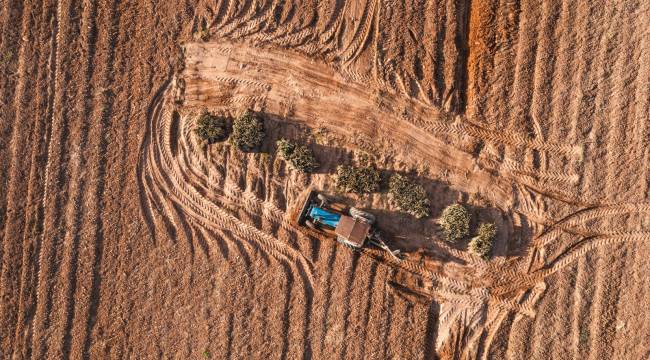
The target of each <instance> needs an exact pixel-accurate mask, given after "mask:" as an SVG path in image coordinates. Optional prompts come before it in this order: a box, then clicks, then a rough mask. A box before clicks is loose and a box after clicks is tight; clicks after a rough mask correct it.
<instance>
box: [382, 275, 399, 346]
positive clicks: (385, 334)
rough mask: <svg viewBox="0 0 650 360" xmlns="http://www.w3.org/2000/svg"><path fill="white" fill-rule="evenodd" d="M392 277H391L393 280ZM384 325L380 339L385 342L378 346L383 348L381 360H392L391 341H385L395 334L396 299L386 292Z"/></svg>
mask: <svg viewBox="0 0 650 360" xmlns="http://www.w3.org/2000/svg"><path fill="white" fill-rule="evenodd" d="M391 277H392V276H389V278H391ZM384 304H385V305H384V314H385V315H384V319H385V320H384V324H383V326H382V328H383V331H382V335H381V336H380V337H379V339H383V341H379V342H378V345H379V346H380V348H381V357H380V358H381V359H390V358H391V356H390V355H389V352H388V348H389V341H386V340H385V339H392V338H393V337H392V336H391V333H392V332H393V327H394V321H393V318H394V312H395V297H394V296H393V294H392V293H390V292H388V291H386V292H384Z"/></svg>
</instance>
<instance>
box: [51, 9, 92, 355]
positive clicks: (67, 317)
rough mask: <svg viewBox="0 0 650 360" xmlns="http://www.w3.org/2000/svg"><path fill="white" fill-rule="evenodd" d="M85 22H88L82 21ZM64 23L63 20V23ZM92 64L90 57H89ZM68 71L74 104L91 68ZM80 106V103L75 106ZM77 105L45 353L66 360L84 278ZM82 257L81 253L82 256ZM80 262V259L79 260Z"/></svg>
mask: <svg viewBox="0 0 650 360" xmlns="http://www.w3.org/2000/svg"><path fill="white" fill-rule="evenodd" d="M66 6H69V7H68V8H67V9H65V10H64V12H65V13H66V18H67V17H68V16H69V17H70V19H75V20H74V21H75V23H74V25H72V26H73V28H74V32H73V35H71V37H72V38H74V39H80V40H81V39H83V40H87V34H86V33H85V32H87V29H84V26H83V24H78V23H77V22H76V21H78V20H79V18H80V17H81V16H82V14H81V12H82V10H81V8H78V7H79V6H80V4H79V3H76V2H71V3H70V4H69V5H66ZM84 20H87V19H84ZM64 21H65V20H64ZM80 31H83V32H84V35H85V36H83V37H81V38H80V37H79V32H80ZM89 44H90V43H87V42H85V43H84V44H78V45H75V46H72V47H73V48H75V47H77V46H78V47H82V46H84V47H86V46H91V47H92V46H94V45H89ZM89 50H90V49H89V48H85V51H86V52H87V53H88V52H93V51H89ZM90 59H91V61H92V55H91V56H90ZM84 60H86V61H88V60H89V58H88V57H86V58H85V59H84ZM70 71H71V72H72V73H73V75H72V79H71V80H70V81H71V82H72V83H80V84H84V86H81V87H80V89H79V92H78V93H77V95H76V97H74V100H76V101H78V102H81V103H82V104H83V102H84V101H85V99H87V97H88V95H89V94H90V90H89V89H88V86H90V84H89V83H90V81H89V78H88V76H87V75H88V73H89V72H90V71H92V65H91V64H89V63H81V62H75V65H74V66H70ZM77 104H79V103H77ZM82 104H79V105H77V106H75V107H73V110H71V113H72V114H71V117H70V118H71V119H78V121H76V122H71V124H70V131H71V133H73V134H79V136H75V137H73V138H72V139H71V144H70V149H71V150H72V151H71V155H70V160H69V162H68V176H69V184H70V190H69V194H68V202H67V204H66V205H65V206H64V207H63V209H62V210H63V212H64V214H65V218H64V220H63V222H64V225H63V228H64V229H65V232H64V234H63V244H62V246H61V247H62V249H61V250H62V251H61V254H62V258H61V268H60V272H59V273H58V274H56V280H55V285H54V287H55V288H58V289H60V292H59V293H58V294H54V296H53V299H54V300H53V301H54V302H55V303H56V304H59V306H57V307H56V308H55V310H54V311H53V315H52V319H54V321H53V323H52V330H50V331H52V340H53V341H52V343H53V346H52V347H51V348H49V349H48V352H50V353H53V354H56V356H57V357H58V356H61V357H68V356H70V349H71V345H72V333H71V330H72V324H73V319H74V314H75V310H76V309H75V298H76V296H78V294H77V290H78V289H79V288H78V281H79V280H81V281H83V278H81V279H79V277H78V270H79V266H80V265H81V266H83V265H84V262H83V261H81V262H80V258H79V254H80V248H81V249H83V248H84V247H82V246H80V245H81V236H80V232H81V226H82V225H81V221H82V220H81V218H82V214H83V213H84V210H86V209H85V207H84V204H85V202H84V201H82V197H83V195H84V194H85V193H86V181H85V180H86V177H85V172H86V168H87V166H88V164H87V163H86V157H87V154H86V152H85V150H86V146H87V134H88V128H89V122H88V121H87V118H88V110H87V108H86V107H85V106H83V105H82ZM82 254H83V253H82ZM82 259H83V258H82Z"/></svg>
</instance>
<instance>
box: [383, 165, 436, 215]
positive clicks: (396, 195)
mask: <svg viewBox="0 0 650 360" xmlns="http://www.w3.org/2000/svg"><path fill="white" fill-rule="evenodd" d="M388 193H389V194H390V195H391V196H392V200H393V202H395V205H397V207H398V208H399V209H400V210H402V211H405V212H407V213H409V214H411V215H413V216H415V217H416V218H418V219H420V218H423V217H425V216H429V199H428V196H427V192H426V190H424V188H423V187H422V186H421V185H418V184H415V183H413V182H411V181H410V180H409V179H408V178H407V177H406V176H403V175H400V174H394V175H393V176H391V177H390V182H389V184H388Z"/></svg>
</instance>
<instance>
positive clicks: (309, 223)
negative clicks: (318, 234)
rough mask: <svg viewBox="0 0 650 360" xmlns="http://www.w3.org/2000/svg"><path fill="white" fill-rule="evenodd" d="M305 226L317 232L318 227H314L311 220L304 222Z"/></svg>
mask: <svg viewBox="0 0 650 360" xmlns="http://www.w3.org/2000/svg"><path fill="white" fill-rule="evenodd" d="M305 225H307V227H308V228H310V229H313V230H318V226H316V224H314V222H313V221H311V220H305Z"/></svg>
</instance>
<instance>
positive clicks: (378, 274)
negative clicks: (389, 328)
mask: <svg viewBox="0 0 650 360" xmlns="http://www.w3.org/2000/svg"><path fill="white" fill-rule="evenodd" d="M387 271H388V269H386V268H384V267H379V266H378V264H377V263H376V262H373V263H372V265H371V268H370V273H371V276H370V280H369V281H368V282H367V284H366V288H365V293H364V294H365V295H364V296H365V297H366V298H367V299H366V303H365V305H364V308H363V310H362V313H361V317H360V318H359V319H357V320H356V321H359V323H360V324H364V326H363V329H362V330H361V335H360V337H359V341H358V344H359V350H358V353H353V355H352V356H355V357H357V358H358V359H365V358H367V357H370V358H372V356H373V354H372V347H370V349H371V350H370V352H371V354H367V348H368V345H369V344H371V343H372V341H371V340H370V339H373V338H374V337H376V336H378V334H379V331H380V330H381V323H380V320H381V319H382V316H381V315H382V314H383V309H382V308H381V307H382V306H383V304H382V302H381V301H379V298H380V297H381V296H382V294H383V293H384V292H386V291H387V289H386V286H385V284H386V273H387ZM384 316H385V315H384Z"/></svg>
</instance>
